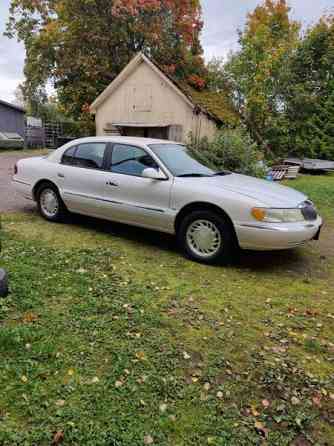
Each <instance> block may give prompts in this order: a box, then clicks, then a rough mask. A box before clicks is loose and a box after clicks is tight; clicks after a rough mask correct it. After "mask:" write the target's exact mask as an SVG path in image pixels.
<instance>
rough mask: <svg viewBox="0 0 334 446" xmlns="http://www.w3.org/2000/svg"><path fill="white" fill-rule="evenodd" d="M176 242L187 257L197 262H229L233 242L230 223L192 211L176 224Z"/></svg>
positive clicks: (234, 251) (210, 215)
mask: <svg viewBox="0 0 334 446" xmlns="http://www.w3.org/2000/svg"><path fill="white" fill-rule="evenodd" d="M178 239H179V242H180V244H181V246H182V248H183V251H184V253H185V254H186V256H187V257H189V258H191V259H192V260H195V261H197V262H201V263H208V264H214V263H218V262H219V263H225V264H226V263H230V262H232V261H233V259H234V257H235V253H236V250H237V242H236V237H235V233H234V230H233V227H232V225H231V223H230V222H229V221H228V220H227V219H226V218H224V217H221V216H220V215H218V214H217V213H215V212H212V211H206V210H204V211H194V212H191V213H190V214H188V215H187V216H186V217H185V218H184V219H183V221H182V222H181V224H180V227H179V230H178Z"/></svg>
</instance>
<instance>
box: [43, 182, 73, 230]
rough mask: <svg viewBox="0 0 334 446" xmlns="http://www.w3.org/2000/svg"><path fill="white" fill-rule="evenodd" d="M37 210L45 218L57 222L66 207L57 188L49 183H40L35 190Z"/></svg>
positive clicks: (63, 216) (60, 219)
mask: <svg viewBox="0 0 334 446" xmlns="http://www.w3.org/2000/svg"><path fill="white" fill-rule="evenodd" d="M37 204H38V210H39V212H40V214H41V215H42V217H44V218H45V219H46V220H49V221H53V222H59V221H62V220H63V219H64V218H65V216H66V207H65V205H64V203H63V200H62V199H61V197H60V195H59V192H58V189H57V188H56V186H54V185H53V184H51V183H45V184H42V185H41V186H40V187H39V189H38V192H37Z"/></svg>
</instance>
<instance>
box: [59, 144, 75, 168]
mask: <svg viewBox="0 0 334 446" xmlns="http://www.w3.org/2000/svg"><path fill="white" fill-rule="evenodd" d="M76 149H77V146H74V147H71V148H70V149H67V150H66V152H64V154H63V157H62V159H61V163H62V164H65V165H66V166H74V165H75V159H74V155H75V151H76Z"/></svg>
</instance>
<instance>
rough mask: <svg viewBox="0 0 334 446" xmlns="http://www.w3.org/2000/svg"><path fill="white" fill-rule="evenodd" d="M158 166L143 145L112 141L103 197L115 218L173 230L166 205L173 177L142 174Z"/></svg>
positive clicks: (170, 215)
mask: <svg viewBox="0 0 334 446" xmlns="http://www.w3.org/2000/svg"><path fill="white" fill-rule="evenodd" d="M149 167H151V168H152V167H153V168H156V169H159V168H161V166H160V165H159V164H158V162H157V160H155V159H153V157H152V155H151V154H150V153H149V152H148V151H146V150H145V149H144V148H141V147H137V146H134V145H127V144H113V145H112V148H111V156H110V157H109V161H108V164H107V170H108V171H109V175H108V176H109V178H108V181H107V182H106V191H105V198H106V200H107V202H108V206H109V209H110V214H111V215H112V217H113V218H114V219H116V220H118V221H121V222H124V223H129V224H133V225H139V226H144V227H149V228H152V229H157V230H162V231H165V232H173V230H174V228H173V222H174V213H173V211H172V210H171V209H170V199H171V188H172V185H173V178H172V177H169V176H168V175H166V178H165V179H164V180H153V179H150V178H144V177H143V176H142V173H143V171H144V169H146V168H149Z"/></svg>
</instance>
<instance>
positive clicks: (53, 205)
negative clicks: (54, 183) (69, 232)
mask: <svg viewBox="0 0 334 446" xmlns="http://www.w3.org/2000/svg"><path fill="white" fill-rule="evenodd" d="M40 201H41V208H42V211H43V213H44V214H45V215H46V216H47V217H54V216H55V215H56V214H57V212H58V209H59V203H58V197H57V195H56V193H55V192H54V191H53V190H52V189H44V190H43V191H42V193H41V198H40Z"/></svg>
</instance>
